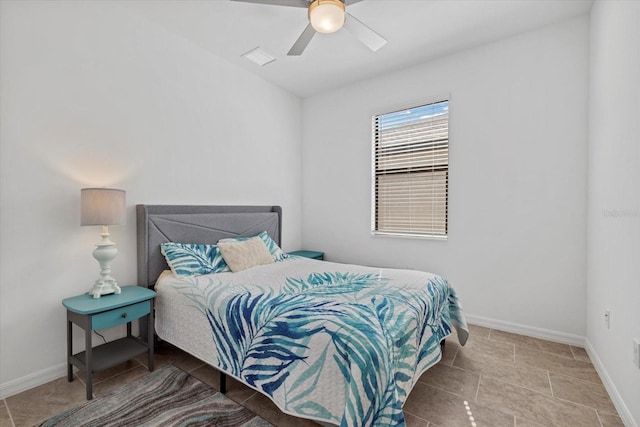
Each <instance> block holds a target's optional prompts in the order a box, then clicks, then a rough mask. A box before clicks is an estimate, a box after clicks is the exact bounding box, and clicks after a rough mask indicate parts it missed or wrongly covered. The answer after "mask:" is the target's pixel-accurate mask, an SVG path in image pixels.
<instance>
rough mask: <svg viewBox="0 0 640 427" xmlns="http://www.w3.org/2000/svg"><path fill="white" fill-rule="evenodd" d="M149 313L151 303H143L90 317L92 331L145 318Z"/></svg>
mask: <svg viewBox="0 0 640 427" xmlns="http://www.w3.org/2000/svg"><path fill="white" fill-rule="evenodd" d="M150 311H151V301H143V302H139V303H137V304H133V305H128V306H126V307H120V308H117V309H115V310H111V311H107V312H104V313H100V314H96V315H94V316H93V317H92V320H91V328H92V329H94V330H95V329H105V328H111V327H113V326H118V325H122V324H123V323H127V322H131V321H132V320H135V319H139V318H140V317H142V316H146V315H147V314H149V312H150Z"/></svg>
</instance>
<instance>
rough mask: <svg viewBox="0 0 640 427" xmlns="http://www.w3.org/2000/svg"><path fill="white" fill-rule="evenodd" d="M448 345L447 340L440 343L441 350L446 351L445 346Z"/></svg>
mask: <svg viewBox="0 0 640 427" xmlns="http://www.w3.org/2000/svg"><path fill="white" fill-rule="evenodd" d="M445 344H446V341H445V340H442V341H440V350H442V351H444V345H445Z"/></svg>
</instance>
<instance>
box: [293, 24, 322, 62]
mask: <svg viewBox="0 0 640 427" xmlns="http://www.w3.org/2000/svg"><path fill="white" fill-rule="evenodd" d="M315 34H316V30H315V29H314V28H313V27H312V26H311V24H309V25H307V28H305V29H304V31H303V32H302V34H300V37H298V40H296V42H295V43H294V44H293V46H292V47H291V49H290V50H289V52H288V53H287V55H289V56H299V55H301V54H302V52H304V50H305V49H306V47H307V45H308V44H309V42H310V41H311V39H312V38H313V36H314V35H315Z"/></svg>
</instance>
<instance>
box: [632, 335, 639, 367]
mask: <svg viewBox="0 0 640 427" xmlns="http://www.w3.org/2000/svg"><path fill="white" fill-rule="evenodd" d="M633 364H634V365H636V367H637V368H638V369H640V341H638V338H634V339H633Z"/></svg>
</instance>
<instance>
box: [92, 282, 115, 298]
mask: <svg viewBox="0 0 640 427" xmlns="http://www.w3.org/2000/svg"><path fill="white" fill-rule="evenodd" d="M120 292H122V291H121V289H120V286H118V284H117V283H116V281H115V280H114V281H113V282H104V281H102V279H98V280H96V282H95V283H94V284H93V288H91V291H89V295H93V298H100V296H101V295H111V294H119V293H120Z"/></svg>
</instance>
